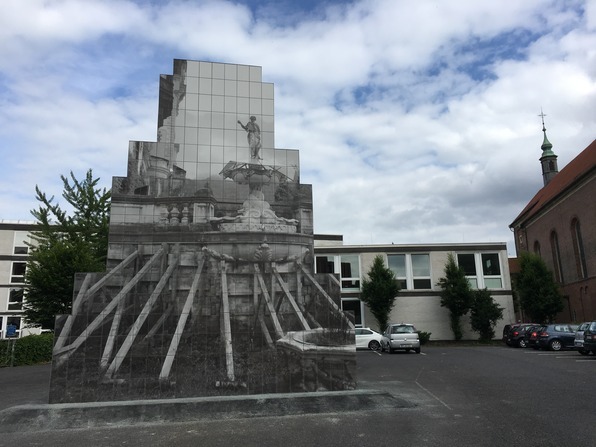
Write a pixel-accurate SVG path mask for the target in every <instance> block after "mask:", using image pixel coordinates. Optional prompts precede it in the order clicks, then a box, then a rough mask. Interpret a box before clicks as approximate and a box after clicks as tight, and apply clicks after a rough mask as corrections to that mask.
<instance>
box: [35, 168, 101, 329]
mask: <svg viewBox="0 0 596 447" xmlns="http://www.w3.org/2000/svg"><path fill="white" fill-rule="evenodd" d="M60 178H61V179H62V182H63V186H64V191H63V193H62V197H63V198H64V199H65V200H66V202H67V203H68V205H69V206H70V208H71V209H72V211H71V212H70V213H69V212H67V211H66V210H64V209H62V208H61V206H60V205H59V204H57V203H55V202H54V197H50V198H48V197H47V196H46V194H45V193H43V192H42V191H41V190H40V189H39V187H38V186H36V187H35V192H36V199H37V201H38V202H40V205H39V207H38V208H37V209H35V210H32V211H31V214H32V215H33V216H34V217H35V219H36V221H37V226H38V229H37V230H36V231H34V232H33V233H32V239H33V240H34V242H33V243H32V244H31V251H30V257H29V259H28V261H27V270H26V273H25V283H26V291H27V296H26V301H25V305H24V307H25V321H26V322H27V324H28V325H30V326H41V327H43V328H47V329H53V328H54V317H55V315H56V314H63V313H68V312H70V309H71V306H72V299H73V285H74V275H75V273H77V272H99V271H103V270H105V261H106V257H107V249H108V232H109V210H110V197H111V194H110V192H109V191H106V189H105V188H103V189H100V188H97V184H98V182H99V178H97V179H94V178H93V173H92V171H91V170H89V171H87V174H86V176H85V179H84V180H83V181H79V180H77V179H76V178H75V176H74V174H73V173H72V172H71V173H70V179H69V178H67V177H65V176H60ZM71 181H72V183H71Z"/></svg>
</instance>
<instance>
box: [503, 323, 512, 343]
mask: <svg viewBox="0 0 596 447" xmlns="http://www.w3.org/2000/svg"><path fill="white" fill-rule="evenodd" d="M511 326H513V325H512V324H506V325H505V326H503V343H507V334H509V331H510V330H511Z"/></svg>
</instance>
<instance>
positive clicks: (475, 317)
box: [470, 289, 504, 341]
mask: <svg viewBox="0 0 596 447" xmlns="http://www.w3.org/2000/svg"><path fill="white" fill-rule="evenodd" d="M470 310H471V312H470V324H471V326H472V329H473V330H474V331H475V332H478V334H479V337H478V338H479V340H480V341H490V340H492V339H493V338H494V336H495V330H494V327H495V324H497V321H499V320H500V319H501V318H503V310H504V309H503V308H502V307H501V306H499V305H498V304H497V303H496V302H495V300H494V299H493V297H492V296H491V294H490V292H489V291H488V290H487V289H482V290H474V291H473V300H472V306H471V308H470Z"/></svg>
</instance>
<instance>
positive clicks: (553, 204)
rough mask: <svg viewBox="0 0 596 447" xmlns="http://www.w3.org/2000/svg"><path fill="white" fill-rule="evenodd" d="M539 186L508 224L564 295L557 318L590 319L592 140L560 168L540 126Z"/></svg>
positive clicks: (595, 261)
mask: <svg viewBox="0 0 596 447" xmlns="http://www.w3.org/2000/svg"><path fill="white" fill-rule="evenodd" d="M542 131H543V133H544V142H543V144H542V156H541V157H540V163H541V165H542V176H543V179H544V187H543V188H542V189H540V190H539V191H538V192H537V193H536V195H535V196H534V197H533V198H532V199H531V200H530V201H529V202H528V204H527V205H526V207H525V208H524V209H523V210H522V212H521V213H520V214H519V215H518V216H517V217H516V218H515V220H514V221H513V222H512V223H511V224H510V226H509V227H510V228H511V229H512V230H513V231H514V233H515V245H516V249H517V252H518V253H521V252H522V251H531V252H534V253H536V254H538V255H540V257H541V258H542V259H543V260H544V261H545V263H546V264H547V266H548V267H549V268H550V269H551V271H552V272H553V273H554V276H555V279H556V281H557V282H558V284H559V285H560V289H561V292H562V294H563V297H564V300H565V301H564V304H565V308H564V310H563V311H562V312H561V313H560V314H559V315H558V317H557V320H558V321H565V322H568V321H571V322H582V321H589V320H596V140H594V141H593V142H592V143H591V144H590V145H589V146H588V147H586V148H585V149H584V150H583V151H582V152H580V153H579V155H578V156H577V157H575V158H574V159H573V160H572V161H571V162H569V164H568V165H567V166H565V167H564V168H563V169H561V171H559V170H558V167H557V156H556V155H555V153H554V152H553V150H552V144H551V143H550V142H549V141H548V138H547V137H546V129H545V128H544V126H543V129H542Z"/></svg>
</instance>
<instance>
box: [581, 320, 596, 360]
mask: <svg viewBox="0 0 596 447" xmlns="http://www.w3.org/2000/svg"><path fill="white" fill-rule="evenodd" d="M583 349H584V351H588V352H589V351H592V353H594V354H596V321H591V322H590V326H589V327H588V328H587V329H586V330H584V348H583Z"/></svg>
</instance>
